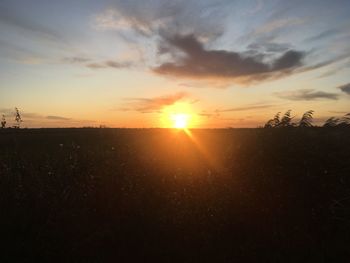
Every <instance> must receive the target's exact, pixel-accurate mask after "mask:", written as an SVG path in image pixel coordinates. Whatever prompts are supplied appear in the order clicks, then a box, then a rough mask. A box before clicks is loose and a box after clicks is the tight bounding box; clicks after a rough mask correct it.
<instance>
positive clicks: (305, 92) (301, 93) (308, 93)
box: [275, 89, 339, 101]
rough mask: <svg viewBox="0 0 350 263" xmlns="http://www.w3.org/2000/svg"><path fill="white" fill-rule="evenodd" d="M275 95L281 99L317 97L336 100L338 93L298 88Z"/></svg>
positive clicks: (316, 98) (309, 98)
mask: <svg viewBox="0 0 350 263" xmlns="http://www.w3.org/2000/svg"><path fill="white" fill-rule="evenodd" d="M275 95H276V96H277V97H279V98H282V99H287V100H301V101H302V100H307V101H310V100H318V99H327V100H337V99H338V97H339V95H338V94H336V93H330V92H324V91H315V90H313V89H300V90H295V91H284V92H277V93H275Z"/></svg>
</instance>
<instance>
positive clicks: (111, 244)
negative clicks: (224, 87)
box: [0, 128, 350, 262]
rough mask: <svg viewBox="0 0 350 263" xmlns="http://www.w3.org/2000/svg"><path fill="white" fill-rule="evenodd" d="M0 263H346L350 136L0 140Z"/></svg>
mask: <svg viewBox="0 0 350 263" xmlns="http://www.w3.org/2000/svg"><path fill="white" fill-rule="evenodd" d="M0 211H1V217H0V238H1V251H0V262H15V261H18V260H19V259H22V261H21V262H29V261H33V260H34V259H36V261H49V262H50V261H60V262H106V261H108V262H109V261H113V262H350V129H337V128H333V129H326V128H306V129H298V128H291V129H237V130H235V129H222V130H194V131H192V138H191V137H190V136H188V135H187V134H186V133H185V132H183V131H174V130H165V129H164V130H162V129H159V130H158V129H145V130H136V129H52V130H49V129H48V130H13V129H12V130H3V131H0Z"/></svg>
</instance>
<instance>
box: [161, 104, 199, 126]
mask: <svg viewBox="0 0 350 263" xmlns="http://www.w3.org/2000/svg"><path fill="white" fill-rule="evenodd" d="M159 120H160V125H161V127H163V128H173V129H180V130H188V129H192V128H194V127H198V124H199V120H198V115H197V114H196V113H195V111H194V109H193V105H192V104H191V103H188V102H176V103H174V104H173V105H168V106H166V107H164V108H163V109H162V112H161V115H160V118H159Z"/></svg>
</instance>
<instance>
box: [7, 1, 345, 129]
mask: <svg viewBox="0 0 350 263" xmlns="http://www.w3.org/2000/svg"><path fill="white" fill-rule="evenodd" d="M349 13H350V1H349V0H333V1H329V0H308V1H304V0H291V1H284V0H245V1H235V0H201V1H198V0H197V1H194V0H128V1H123V0H100V1H95V0H75V1H70V0H60V1H48V0H0V33H1V34H0V79H1V82H0V114H4V115H5V117H6V119H7V121H8V124H9V125H11V124H12V123H13V120H14V117H13V112H14V108H15V107H18V108H19V110H20V112H21V114H22V119H23V123H22V127H28V128H30V127H87V126H93V127H98V126H100V125H104V126H107V127H131V128H133V127H139V128H147V127H168V126H171V121H169V119H170V118H171V116H172V114H179V113H184V114H189V116H190V119H191V122H190V126H191V127H202V128H222V127H223V128H226V127H258V126H261V125H263V124H264V123H265V122H266V121H267V120H268V119H270V118H271V117H272V116H273V115H274V114H275V113H276V112H282V113H283V112H285V111H287V110H289V109H291V110H292V115H293V116H295V120H297V119H298V118H300V117H301V115H302V114H303V112H305V111H307V110H314V111H315V114H314V117H315V121H316V123H317V122H322V121H324V120H325V119H327V118H328V117H331V116H342V115H344V114H345V113H348V112H350V45H349V42H350V19H349Z"/></svg>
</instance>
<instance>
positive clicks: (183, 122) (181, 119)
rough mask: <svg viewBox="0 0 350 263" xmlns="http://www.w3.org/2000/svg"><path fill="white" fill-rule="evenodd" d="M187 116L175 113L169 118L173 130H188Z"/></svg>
mask: <svg viewBox="0 0 350 263" xmlns="http://www.w3.org/2000/svg"><path fill="white" fill-rule="evenodd" d="M189 117H190V116H189V115H188V114H184V113H177V114H173V115H172V116H171V119H172V121H173V128H176V129H186V128H188V123H189Z"/></svg>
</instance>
